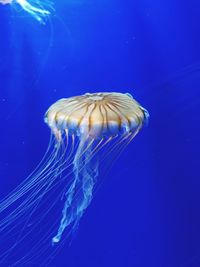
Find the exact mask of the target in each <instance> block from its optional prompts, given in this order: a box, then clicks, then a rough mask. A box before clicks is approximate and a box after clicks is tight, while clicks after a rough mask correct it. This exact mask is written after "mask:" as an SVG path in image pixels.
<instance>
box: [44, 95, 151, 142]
mask: <svg viewBox="0 0 200 267" xmlns="http://www.w3.org/2000/svg"><path fill="white" fill-rule="evenodd" d="M147 119H148V112H147V111H146V110H145V109H143V108H142V107H141V106H140V105H139V104H138V103H137V102H136V101H135V100H134V99H133V98H132V96H130V94H121V93H94V94H90V93H86V94H85V95H82V96H76V97H72V98H66V99H65V98H64V99H61V100H59V101H57V102H56V103H55V104H53V105H52V106H51V107H50V108H49V110H48V111H47V113H46V115H45V122H46V123H47V124H48V125H49V127H50V128H51V129H52V131H53V132H54V133H55V134H56V135H57V136H60V135H61V134H62V132H63V131H64V130H66V129H67V130H68V131H69V133H74V134H75V135H77V136H86V135H87V136H88V137H93V138H94V139H99V138H102V137H103V136H104V137H105V136H108V137H111V136H114V135H119V134H123V133H124V134H126V133H130V132H134V130H135V129H138V127H139V128H140V127H142V125H143V123H144V122H145V121H146V120H147Z"/></svg>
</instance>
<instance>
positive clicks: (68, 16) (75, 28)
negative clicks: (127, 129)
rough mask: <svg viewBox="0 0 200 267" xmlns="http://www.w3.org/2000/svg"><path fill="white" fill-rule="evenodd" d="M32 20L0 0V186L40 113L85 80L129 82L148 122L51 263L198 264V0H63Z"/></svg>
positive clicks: (42, 141) (33, 137)
mask: <svg viewBox="0 0 200 267" xmlns="http://www.w3.org/2000/svg"><path fill="white" fill-rule="evenodd" d="M55 8H56V11H57V12H56V14H54V16H52V17H51V21H49V22H47V24H46V25H45V26H44V25H40V24H39V23H38V22H37V21H35V20H34V19H33V18H31V17H30V16H29V15H27V14H26V13H24V12H20V11H19V10H18V9H17V10H16V9H15V8H14V7H13V8H11V7H10V6H0V122H1V128H0V129H1V139H0V152H1V153H0V173H1V178H0V194H1V196H3V195H5V194H6V193H7V192H9V190H10V189H11V188H13V187H15V186H16V185H17V184H18V183H19V181H21V180H23V179H24V178H25V177H26V176H27V175H28V174H29V173H30V171H31V170H32V169H33V168H34V166H35V165H36V164H37V162H38V161H39V160H40V158H41V157H42V155H43V153H44V151H45V148H46V146H47V143H48V140H49V134H50V133H49V129H48V128H47V127H46V125H45V124H44V123H43V114H44V113H45V111H46V109H47V108H48V107H49V106H50V105H51V104H52V103H53V102H55V101H56V100H58V99H59V98H62V97H68V96H72V95H77V94H83V93H85V92H96V91H119V92H130V93H131V94H133V96H134V97H135V98H136V99H137V100H138V101H139V102H140V103H141V104H142V105H143V106H144V107H146V108H147V109H148V111H149V113H150V116H151V117H150V123H149V126H148V128H145V129H144V130H143V131H142V132H141V133H140V134H139V135H138V136H137V137H136V139H134V141H133V142H132V143H131V144H130V145H129V147H128V148H127V149H126V151H125V152H124V153H123V154H122V155H121V157H120V160H118V162H117V163H116V164H115V165H114V166H113V168H112V170H111V171H110V173H109V175H108V177H107V178H106V179H105V181H104V184H103V186H102V187H101V188H100V189H99V191H98V194H97V195H96V196H95V198H94V199H93V202H92V204H91V206H90V207H89V209H88V210H87V212H86V214H85V216H84V217H83V219H82V221H81V224H80V228H79V231H78V235H77V237H76V239H75V240H74V241H73V243H72V245H71V246H70V247H67V246H66V247H65V248H64V249H63V251H62V252H61V253H60V254H59V255H58V256H57V258H56V259H55V261H54V262H53V263H52V265H51V266H56V267H94V266H95V267H111V266H115V267H198V266H200V171H199V166H200V153H199V151H200V145H199V137H200V112H199V107H200V30H199V25H200V3H199V1H192V0H190V1H186V0H182V1H178V0H177V1H174V0H169V1H159V0H154V1H153V0H136V1H133V0H127V1H122V0H109V1H108V0H96V1H92V0H74V1H72V0H69V1H68V0H66V1H57V2H56V3H55Z"/></svg>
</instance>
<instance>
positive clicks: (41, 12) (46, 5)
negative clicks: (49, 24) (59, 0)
mask: <svg viewBox="0 0 200 267" xmlns="http://www.w3.org/2000/svg"><path fill="white" fill-rule="evenodd" d="M0 3H1V4H3V5H5V4H12V5H15V4H17V5H19V6H21V8H22V9H24V10H25V11H26V12H28V13H29V14H30V15H31V16H33V17H34V18H35V19H36V20H38V21H39V22H41V23H44V22H45V19H46V18H47V17H48V16H49V15H50V13H51V12H50V10H52V9H53V5H52V2H51V1H50V0H44V1H42V0H0Z"/></svg>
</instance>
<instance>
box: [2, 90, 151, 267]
mask: <svg viewBox="0 0 200 267" xmlns="http://www.w3.org/2000/svg"><path fill="white" fill-rule="evenodd" d="M148 117H149V115H148V112H147V110H146V109H144V108H143V107H142V106H141V105H140V104H139V103H138V102H137V101H136V100H134V99H133V97H132V96H131V95H130V94H128V93H125V94H124V93H115V92H101V93H92V94H91V93H86V94H84V95H81V96H75V97H69V98H63V99H60V100H59V101H57V102H56V103H54V104H53V105H52V106H50V108H49V109H48V110H47V112H46V114H45V116H44V121H45V123H46V124H47V125H48V126H49V128H50V129H51V138H50V142H49V146H48V149H47V151H46V153H45V155H44V157H43V159H42V161H41V163H40V164H39V165H38V167H37V168H36V169H35V170H34V171H33V173H32V174H31V175H30V176H29V177H27V178H26V179H25V180H24V181H23V182H22V183H21V184H20V185H19V186H18V187H17V188H16V189H14V190H13V191H12V192H11V193H10V194H9V195H8V196H6V197H5V198H4V199H3V200H2V201H1V202H0V245H1V239H6V238H7V237H8V236H9V237H10V236H12V240H10V239H9V241H6V242H4V243H3V244H4V246H3V248H2V247H1V246H0V259H2V261H1V260H0V263H1V262H3V260H7V259H9V258H12V266H22V265H23V264H27V263H30V262H32V260H33V259H34V260H35V259H36V258H37V257H43V258H44V255H49V253H47V249H45V247H44V244H46V243H48V244H49V243H51V247H55V246H56V247H57V245H58V243H62V240H66V239H67V238H69V236H70V235H73V233H74V232H75V231H76V230H77V228H78V226H79V223H80V219H81V218H82V216H83V214H84V213H85V211H86V209H87V208H88V207H89V205H90V203H91V201H92V198H93V196H94V193H95V192H96V189H97V187H98V179H97V177H98V176H101V168H103V166H105V165H106V163H108V164H110V162H113V160H114V159H115V157H117V156H118V155H119V154H120V152H121V151H122V150H123V149H124V148H125V147H126V146H127V145H128V144H129V143H130V142H131V141H132V140H133V138H134V137H135V136H136V135H137V133H138V132H139V131H140V129H141V128H142V126H143V125H144V124H145V123H146V122H147V121H148ZM60 203H62V205H63V206H62V207H60ZM55 213H56V214H57V218H54V217H53V216H54V214H55ZM52 217H53V220H52ZM31 233H34V234H33V236H35V235H36V234H35V233H37V236H38V235H39V238H38V240H36V241H34V242H33V244H32V243H31V245H30V243H29V249H28V251H27V252H26V253H25V252H24V251H23V253H22V252H19V250H20V249H18V248H19V247H20V244H23V242H24V243H26V242H30V240H31V242H32V240H33V239H32V238H30V235H31ZM38 233H39V234H38ZM5 244H8V248H7V249H5ZM30 246H31V248H30ZM23 247H24V246H23ZM2 250H3V251H2ZM39 252H40V253H39ZM18 254H20V256H16V255H18ZM21 254H22V255H21ZM36 255H37V256H36ZM42 255H43V256H42ZM11 256H12V257H11ZM45 259H46V256H45ZM13 262H14V264H13ZM45 264H46V263H45ZM23 266H24V265H23ZM40 266H42V265H41V261H40Z"/></svg>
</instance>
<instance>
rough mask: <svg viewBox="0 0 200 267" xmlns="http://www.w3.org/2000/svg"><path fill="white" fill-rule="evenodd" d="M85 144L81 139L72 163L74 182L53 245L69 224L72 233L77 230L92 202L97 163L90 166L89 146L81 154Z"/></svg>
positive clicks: (66, 195)
mask: <svg viewBox="0 0 200 267" xmlns="http://www.w3.org/2000/svg"><path fill="white" fill-rule="evenodd" d="M86 144H87V142H86V140H85V138H82V139H81V141H80V144H79V147H78V149H77V152H76V155H75V158H74V162H73V172H74V180H73V182H72V184H71V186H70V187H69V189H68V190H67V192H66V194H65V197H66V201H65V204H64V208H63V210H62V219H61V222H60V226H59V229H58V231H57V234H56V236H54V237H53V239H52V243H53V244H55V243H58V242H59V241H60V239H61V237H62V234H63V232H64V230H65V229H66V228H67V227H68V226H69V225H70V224H72V223H73V225H72V231H74V230H75V229H76V228H77V226H78V224H79V221H80V218H81V217H82V215H83V213H84V211H85V210H86V208H87V207H88V206H89V205H90V203H91V200H92V196H93V189H94V185H95V182H96V177H97V176H98V162H97V161H96V162H95V164H92V148H91V146H88V147H87V149H86V151H85V153H84V154H83V150H85V146H86Z"/></svg>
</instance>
